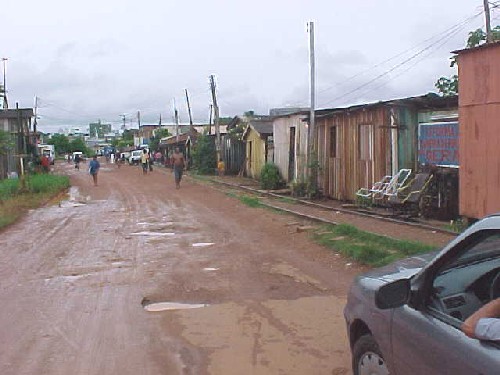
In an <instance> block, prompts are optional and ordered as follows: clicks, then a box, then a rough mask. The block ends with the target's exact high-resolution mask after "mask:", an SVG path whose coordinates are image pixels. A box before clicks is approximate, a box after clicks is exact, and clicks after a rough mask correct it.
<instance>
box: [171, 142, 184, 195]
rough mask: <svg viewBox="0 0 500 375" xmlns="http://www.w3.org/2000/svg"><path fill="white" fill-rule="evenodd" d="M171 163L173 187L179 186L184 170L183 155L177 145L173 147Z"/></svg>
mask: <svg viewBox="0 0 500 375" xmlns="http://www.w3.org/2000/svg"><path fill="white" fill-rule="evenodd" d="M172 165H173V166H174V178H175V188H176V189H179V188H180V187H181V179H182V172H183V171H184V165H185V162H184V155H182V153H181V152H180V151H179V147H176V148H175V151H174V153H173V154H172Z"/></svg>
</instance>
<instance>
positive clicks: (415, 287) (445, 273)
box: [344, 215, 500, 375]
mask: <svg viewBox="0 0 500 375" xmlns="http://www.w3.org/2000/svg"><path fill="white" fill-rule="evenodd" d="M498 297H500V215H494V216H489V217H487V218H485V219H483V220H481V221H479V222H477V223H476V224H474V225H473V226H471V227H470V228H468V229H467V230H466V231H465V232H464V233H462V234H461V235H460V236H458V237H457V238H455V239H454V240H453V241H452V242H451V243H450V244H448V245H447V246H446V247H445V248H444V249H443V250H442V251H440V252H439V253H437V254H436V253H434V254H428V255H425V256H421V257H413V258H409V259H406V260H403V261H399V262H396V263H394V264H392V265H390V266H386V267H383V268H380V269H377V270H374V271H372V272H369V273H367V274H364V275H361V276H359V277H357V279H356V281H355V282H354V283H353V285H352V287H351V290H350V292H349V296H348V300H347V304H346V307H345V309H344V316H345V319H346V323H347V333H348V336H349V341H350V345H351V352H352V366H353V373H354V374H355V375H364V374H370V375H373V374H401V375H411V374H415V375H423V374H425V375H431V374H453V375H459V374H464V375H472V374H484V375H487V374H500V343H499V342H492V341H479V340H477V339H472V338H469V337H467V336H466V335H465V334H464V333H463V332H462V331H461V330H460V325H461V324H462V322H463V321H464V320H465V319H466V318H467V317H469V316H470V315H471V314H472V313H473V312H475V311H476V310H477V309H479V308H480V307H481V306H483V305H484V304H486V303H487V302H489V301H491V300H492V299H495V298H498Z"/></svg>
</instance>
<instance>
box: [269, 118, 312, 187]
mask: <svg viewBox="0 0 500 375" xmlns="http://www.w3.org/2000/svg"><path fill="white" fill-rule="evenodd" d="M308 114H309V112H306V111H301V112H298V113H292V114H286V115H282V116H278V117H275V118H274V119H273V137H274V138H273V140H274V164H276V166H277V167H278V169H279V171H280V174H281V177H282V178H283V180H284V181H286V182H294V181H305V179H306V169H307V122H306V119H307V117H308Z"/></svg>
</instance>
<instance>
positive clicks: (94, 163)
mask: <svg viewBox="0 0 500 375" xmlns="http://www.w3.org/2000/svg"><path fill="white" fill-rule="evenodd" d="M99 168H101V164H99V161H98V160H97V155H94V157H93V158H92V160H91V161H90V164H89V173H90V175H91V176H92V180H93V181H94V186H97V173H98V172H99Z"/></svg>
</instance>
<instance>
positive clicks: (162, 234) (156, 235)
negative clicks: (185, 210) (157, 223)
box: [130, 231, 175, 237]
mask: <svg viewBox="0 0 500 375" xmlns="http://www.w3.org/2000/svg"><path fill="white" fill-rule="evenodd" d="M130 235H132V236H155V237H161V236H175V233H162V232H146V231H145V232H135V233H130Z"/></svg>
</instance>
